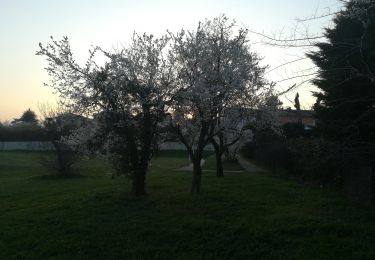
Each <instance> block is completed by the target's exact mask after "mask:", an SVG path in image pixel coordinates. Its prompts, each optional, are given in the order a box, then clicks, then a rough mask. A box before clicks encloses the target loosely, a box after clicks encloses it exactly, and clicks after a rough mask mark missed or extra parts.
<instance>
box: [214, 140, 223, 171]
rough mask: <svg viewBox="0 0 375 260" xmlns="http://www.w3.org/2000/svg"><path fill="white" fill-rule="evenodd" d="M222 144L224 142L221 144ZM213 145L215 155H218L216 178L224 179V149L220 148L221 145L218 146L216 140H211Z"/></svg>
mask: <svg viewBox="0 0 375 260" xmlns="http://www.w3.org/2000/svg"><path fill="white" fill-rule="evenodd" d="M220 143H222V142H220ZM211 144H212V146H213V147H214V149H215V155H216V176H217V177H224V169H223V160H222V155H223V153H222V149H221V147H220V144H218V143H217V142H216V141H215V139H212V140H211Z"/></svg>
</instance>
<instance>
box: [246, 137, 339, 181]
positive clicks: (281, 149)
mask: <svg viewBox="0 0 375 260" xmlns="http://www.w3.org/2000/svg"><path fill="white" fill-rule="evenodd" d="M243 153H244V154H245V155H246V156H247V157H249V158H252V159H254V160H255V161H257V162H259V163H261V164H264V165H266V166H267V167H270V168H273V169H280V168H282V169H285V170H286V171H287V172H288V173H289V174H291V175H294V176H297V177H299V178H301V179H303V180H304V181H307V182H312V183H315V184H317V185H334V186H341V185H342V181H343V176H342V170H341V169H342V165H343V163H344V161H345V160H344V158H343V155H342V153H341V152H340V149H339V145H337V144H335V143H333V142H329V141H327V140H324V139H322V138H320V137H316V136H314V135H312V134H311V132H307V133H306V134H298V135H295V136H286V135H285V134H283V135H280V134H275V133H274V132H272V131H271V130H268V131H267V130H263V131H258V132H257V133H256V134H255V138H254V140H253V142H251V143H248V144H247V145H246V146H245V147H244V149H243Z"/></svg>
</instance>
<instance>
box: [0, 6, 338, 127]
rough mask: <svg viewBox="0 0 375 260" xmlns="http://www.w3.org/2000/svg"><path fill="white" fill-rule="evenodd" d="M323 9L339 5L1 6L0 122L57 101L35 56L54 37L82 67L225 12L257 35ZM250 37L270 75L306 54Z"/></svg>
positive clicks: (316, 29)
mask: <svg viewBox="0 0 375 260" xmlns="http://www.w3.org/2000/svg"><path fill="white" fill-rule="evenodd" d="M326 8H330V9H331V10H336V9H338V8H340V4H339V3H338V2H337V1H336V0H285V1H276V0H262V1H255V0H254V1H253V0H238V1H235V0H232V1H222V0H212V1H211V0H201V1H198V0H189V1H176V0H174V1H173V0H163V1H162V0H160V1H157V0H154V1H152V0H137V1H126V0H123V1H116V0H106V1H104V0H103V1H98V0H75V1H72V0H64V1H62V0H61V1H58V0H50V1H47V0H45V1H41V0H39V1H36V0H32V1H31V0H29V1H26V0H24V1H21V0H0V33H1V41H0V71H1V77H0V93H1V94H0V121H5V120H11V119H13V118H15V117H19V116H20V114H21V113H22V112H23V111H25V110H26V109H27V108H31V109H33V110H35V111H36V112H37V111H38V104H43V103H50V104H53V103H55V102H56V101H55V100H56V96H55V95H54V94H53V93H52V90H51V89H49V88H48V87H45V86H43V83H44V82H48V80H49V79H48V76H47V73H46V72H45V71H44V67H45V66H46V62H45V60H44V59H43V58H42V57H39V56H36V55H35V52H36V51H37V49H38V43H39V42H42V43H46V42H48V41H49V37H50V36H51V35H52V36H54V38H56V39H60V38H61V37H62V36H65V35H66V36H68V37H69V38H70V41H71V44H72V49H73V52H74V54H75V56H76V58H77V60H78V61H83V60H84V59H85V57H87V55H88V49H89V48H90V47H91V46H96V45H99V46H101V47H103V48H104V49H111V48H113V47H115V46H118V45H121V44H126V43H127V42H129V39H130V37H131V36H132V33H133V31H136V32H138V33H143V32H147V33H153V34H155V35H160V34H163V33H165V32H166V30H167V29H168V30H170V31H172V32H176V31H178V30H180V29H181V28H186V29H194V28H195V27H196V26H197V24H198V22H199V21H201V20H204V19H205V18H209V19H211V18H213V17H216V16H218V15H220V14H225V15H227V16H228V17H229V18H231V19H235V20H236V21H238V24H239V25H242V26H246V27H247V28H249V29H251V30H253V31H257V32H264V33H266V34H272V33H273V32H277V31H280V30H282V29H283V28H284V30H285V31H286V32H288V30H290V29H289V28H291V27H293V25H294V24H295V18H298V17H299V18H303V17H309V16H311V15H314V13H317V14H320V13H325V12H326V11H327V9H326ZM328 25H329V18H328V19H321V20H319V21H318V22H315V24H311V27H310V28H309V29H308V30H309V31H310V32H312V33H321V32H322V28H323V27H325V26H328ZM249 37H250V40H251V42H254V44H253V46H252V47H253V50H255V51H257V52H258V53H259V54H260V55H261V56H263V57H264V61H263V63H264V64H269V65H270V69H272V68H275V67H276V66H278V65H280V64H282V63H284V62H285V61H288V60H291V59H293V58H295V57H296V56H297V55H298V56H303V55H304V53H303V50H295V49H293V50H280V49H278V48H270V47H265V46H264V45H263V44H260V43H259V39H258V38H257V36H255V35H253V34H249ZM311 66H312V64H311V63H309V62H307V61H303V62H302V63H301V64H298V65H293V66H292V67H284V68H282V69H281V71H280V70H276V71H273V72H272V73H269V74H267V77H268V79H269V80H272V81H279V80H281V79H282V78H283V77H286V74H288V73H290V74H289V76H290V75H292V74H293V73H294V72H293V71H296V70H300V69H306V68H307V69H309V68H311ZM294 83H298V82H297V81H296V82H294V81H290V82H283V83H282V84H280V86H279V88H285V87H287V86H288V85H292V84H294ZM283 84H284V85H283ZM298 91H299V92H300V99H301V104H302V106H303V107H304V108H309V107H310V106H311V105H312V104H313V102H314V100H313V98H312V97H311V95H310V91H311V88H303V89H298ZM294 93H295V92H293V93H290V94H288V95H287V96H286V97H283V102H284V104H285V105H290V104H289V103H288V101H287V99H288V98H289V99H293V98H294Z"/></svg>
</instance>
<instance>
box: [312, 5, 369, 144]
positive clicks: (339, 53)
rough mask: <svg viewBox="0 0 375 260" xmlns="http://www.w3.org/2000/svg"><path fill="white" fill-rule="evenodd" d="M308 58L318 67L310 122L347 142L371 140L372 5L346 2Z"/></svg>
mask: <svg viewBox="0 0 375 260" xmlns="http://www.w3.org/2000/svg"><path fill="white" fill-rule="evenodd" d="M333 22H334V26H333V28H330V29H326V31H325V36H326V39H327V40H326V42H322V43H319V44H317V47H318V50H317V51H315V52H312V53H310V54H309V55H308V56H309V57H310V58H311V59H312V60H313V62H314V63H315V64H316V65H317V66H318V68H319V75H318V77H317V78H316V79H315V80H314V84H315V85H316V86H317V87H318V88H319V89H320V91H319V92H317V93H315V96H316V97H317V103H316V104H315V111H316V117H317V119H318V124H319V127H320V128H321V130H322V131H323V133H324V134H325V135H326V136H327V137H329V138H333V139H336V140H341V141H342V140H344V141H348V142H351V143H367V142H373V141H375V132H374V131H373V130H374V128H375V74H374V71H375V4H374V2H373V1H348V2H347V3H346V7H345V9H344V10H343V11H342V12H340V13H338V14H337V15H336V17H335V18H334V20H333Z"/></svg>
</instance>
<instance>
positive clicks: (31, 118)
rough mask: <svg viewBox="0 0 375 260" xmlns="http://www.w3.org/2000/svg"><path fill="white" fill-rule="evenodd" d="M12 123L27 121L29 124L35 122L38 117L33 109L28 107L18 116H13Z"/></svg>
mask: <svg viewBox="0 0 375 260" xmlns="http://www.w3.org/2000/svg"><path fill="white" fill-rule="evenodd" d="M12 123H29V124H37V123H38V119H37V116H36V114H35V112H34V111H32V110H31V109H30V108H29V109H28V110H26V111H25V112H23V114H22V116H21V117H20V118H15V119H14V120H13V122H12Z"/></svg>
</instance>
